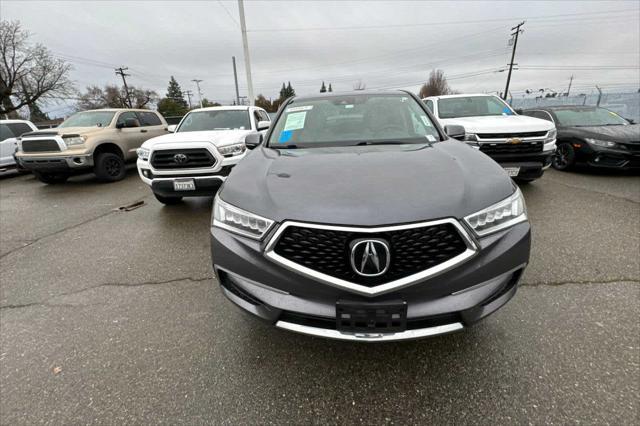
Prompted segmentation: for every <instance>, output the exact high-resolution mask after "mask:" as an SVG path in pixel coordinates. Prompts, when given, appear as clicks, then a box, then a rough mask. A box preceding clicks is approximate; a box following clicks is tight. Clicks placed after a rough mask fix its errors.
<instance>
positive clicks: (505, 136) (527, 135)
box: [477, 130, 547, 139]
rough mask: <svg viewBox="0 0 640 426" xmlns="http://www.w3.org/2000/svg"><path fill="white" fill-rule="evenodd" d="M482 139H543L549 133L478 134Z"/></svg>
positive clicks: (544, 131)
mask: <svg viewBox="0 0 640 426" xmlns="http://www.w3.org/2000/svg"><path fill="white" fill-rule="evenodd" d="M477 135H478V138H480V139H510V138H541V137H544V136H546V135H547V131H546V130H543V131H541V132H520V133H517V132H516V133H477Z"/></svg>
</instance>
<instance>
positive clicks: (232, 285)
mask: <svg viewBox="0 0 640 426" xmlns="http://www.w3.org/2000/svg"><path fill="white" fill-rule="evenodd" d="M272 232H274V231H272ZM211 234H212V235H211V252H212V259H213V268H214V271H215V273H216V276H217V278H218V282H219V284H220V287H221V289H222V292H223V293H224V294H225V295H226V296H227V297H228V298H229V300H231V301H232V302H233V303H235V304H236V305H237V306H239V307H240V308H242V309H243V310H244V311H246V312H249V313H251V314H253V315H255V316H257V317H259V318H261V319H263V320H265V321H267V322H269V323H271V324H274V325H275V326H277V327H279V328H283V329H287V330H290V331H295V332H300V333H304V334H309V335H314V336H321V337H327V338H335V339H341V340H357V341H393V340H406V339H415V338H420V337H426V336H432V335H436V334H443V333H449V332H452V331H457V330H461V329H463V328H465V327H467V326H470V325H472V324H474V323H475V322H477V321H479V320H481V319H482V318H484V317H486V316H488V315H489V314H491V313H492V312H494V311H496V310H497V309H499V308H500V307H501V306H503V305H504V304H505V303H507V302H508V301H509V300H510V299H511V298H512V297H513V295H514V294H515V292H516V289H517V283H518V280H519V279H520V276H521V275H522V272H523V271H524V268H525V267H526V265H527V263H528V261H529V250H530V227H529V224H528V222H523V223H520V224H517V225H515V226H514V227H512V228H509V229H507V230H504V231H501V232H498V233H496V234H492V235H489V236H487V237H484V238H481V239H478V240H477V244H478V247H479V251H478V253H477V254H476V255H475V256H474V257H473V258H471V259H469V260H467V261H465V262H464V263H462V264H460V265H458V266H456V267H455V268H453V269H451V270H449V271H446V272H444V273H442V274H440V275H437V276H435V277H431V278H427V279H425V280H422V281H419V282H416V283H415V284H412V285H410V286H408V287H403V288H400V289H398V290H395V291H392V292H389V293H385V294H384V295H379V296H363V295H359V294H354V293H353V292H350V291H348V290H345V289H340V288H336V287H333V286H329V285H326V284H323V283H319V282H318V281H315V280H313V279H311V278H308V277H305V276H303V275H301V274H299V273H296V272H293V271H290V270H288V269H285V268H284V267H282V266H280V265H279V264H276V263H274V262H272V261H270V260H268V259H267V258H266V257H265V256H264V254H263V253H264V248H265V245H266V244H265V242H264V241H262V242H259V241H254V240H251V239H248V238H245V237H242V236H239V235H236V234H233V233H230V232H227V231H225V230H222V229H220V228H215V227H214V228H211ZM265 240H266V241H268V240H269V236H268V237H267V238H266V239H265ZM344 299H349V300H351V301H356V302H361V303H365V304H366V303H368V302H380V301H385V300H391V299H394V300H397V299H401V300H404V301H406V303H407V327H406V330H404V331H399V332H395V333H377V332H373V333H357V332H354V333H347V332H343V331H338V329H337V326H336V303H337V301H338V300H344Z"/></svg>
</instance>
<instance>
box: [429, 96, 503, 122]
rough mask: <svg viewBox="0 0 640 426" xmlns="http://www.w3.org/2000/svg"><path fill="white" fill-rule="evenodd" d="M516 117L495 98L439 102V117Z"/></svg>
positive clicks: (475, 97)
mask: <svg viewBox="0 0 640 426" xmlns="http://www.w3.org/2000/svg"><path fill="white" fill-rule="evenodd" d="M488 115H514V112H513V110H512V109H511V108H510V107H509V105H507V104H506V103H504V102H503V101H502V100H500V99H498V98H496V97H495V96H466V97H459V98H458V97H456V98H446V99H440V100H438V117H440V118H457V117H482V116H488Z"/></svg>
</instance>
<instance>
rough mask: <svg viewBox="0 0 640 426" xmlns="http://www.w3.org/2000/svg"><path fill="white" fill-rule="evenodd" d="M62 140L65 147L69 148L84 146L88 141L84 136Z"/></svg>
mask: <svg viewBox="0 0 640 426" xmlns="http://www.w3.org/2000/svg"><path fill="white" fill-rule="evenodd" d="M62 140H63V141H64V143H65V145H67V146H73V145H82V144H83V143H84V141H85V140H86V138H85V137H84V136H79V135H78V136H69V137H66V138H65V137H63V138H62Z"/></svg>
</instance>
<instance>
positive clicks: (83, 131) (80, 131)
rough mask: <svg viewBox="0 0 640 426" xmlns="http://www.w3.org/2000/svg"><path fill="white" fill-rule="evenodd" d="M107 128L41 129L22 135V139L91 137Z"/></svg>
mask: <svg viewBox="0 0 640 426" xmlns="http://www.w3.org/2000/svg"><path fill="white" fill-rule="evenodd" d="M107 128H108V127H62V128H55V129H42V130H36V131H34V132H29V133H25V134H23V135H22V138H23V139H24V138H25V137H29V136H37V137H40V136H54V135H59V136H63V135H82V136H91V135H93V134H95V133H100V132H103V131H104V130H105V129H107Z"/></svg>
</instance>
